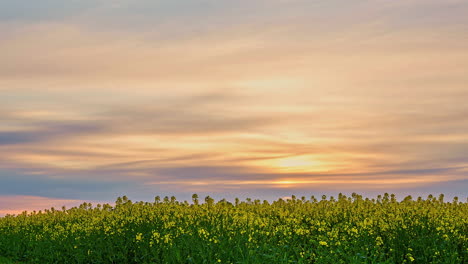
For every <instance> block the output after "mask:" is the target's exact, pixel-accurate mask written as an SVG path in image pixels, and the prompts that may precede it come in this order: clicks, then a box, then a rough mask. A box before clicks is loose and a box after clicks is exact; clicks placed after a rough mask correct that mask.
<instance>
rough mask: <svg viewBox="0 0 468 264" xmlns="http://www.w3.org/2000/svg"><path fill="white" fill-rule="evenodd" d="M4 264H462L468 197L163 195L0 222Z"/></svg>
mask: <svg viewBox="0 0 468 264" xmlns="http://www.w3.org/2000/svg"><path fill="white" fill-rule="evenodd" d="M0 256H1V257H0V261H1V260H3V259H4V260H9V261H11V262H5V263H200V264H202V263H268V264H277V263H278V264H279V263H334V264H338V263H346V264H348V263H424V264H429V263H453V264H463V263H468V203H467V202H466V201H465V202H461V201H458V199H457V198H455V199H454V200H453V201H448V202H447V201H444V199H443V195H440V196H439V197H433V196H432V195H430V196H429V197H427V198H424V199H421V198H420V197H419V198H417V199H412V198H411V197H410V196H408V197H406V198H405V199H403V200H402V201H399V200H397V199H396V197H395V196H394V195H388V194H385V195H383V196H379V197H378V198H377V199H363V198H362V197H361V196H360V195H357V194H353V195H352V196H351V197H346V196H344V195H341V194H340V195H339V196H338V197H336V198H334V197H329V198H327V197H325V196H323V197H320V198H319V199H316V198H315V197H301V198H296V197H294V196H293V197H292V198H291V199H288V200H282V199H279V200H277V201H275V202H272V203H269V202H268V201H260V200H251V199H247V200H246V201H239V200H238V199H236V200H235V202H233V203H230V202H228V201H226V200H224V199H223V200H221V201H217V202H216V201H214V200H213V199H212V198H210V197H206V198H205V199H204V200H203V201H199V200H198V197H197V195H194V196H193V201H191V202H190V203H189V202H187V201H184V202H179V201H177V200H176V199H175V197H171V198H169V197H165V198H163V199H162V200H160V198H159V197H156V198H155V201H154V202H151V203H148V202H137V203H133V202H132V201H130V200H128V199H127V198H126V197H122V198H118V199H117V201H116V205H115V206H111V205H108V204H105V205H96V206H92V205H91V204H88V203H84V204H82V205H81V206H79V207H76V208H71V209H66V208H62V209H60V210H57V209H53V208H51V209H49V210H44V211H41V212H30V213H26V212H25V213H23V214H20V215H17V216H6V217H2V218H0Z"/></svg>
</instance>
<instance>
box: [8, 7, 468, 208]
mask: <svg viewBox="0 0 468 264" xmlns="http://www.w3.org/2000/svg"><path fill="white" fill-rule="evenodd" d="M467 13H468V1H466V0H404V1H403V0H396V1H389V0H353V1H349V0H327V1H321V0H248V1H247V0H239V1H219V0H185V1H182V0H171V1H167V0H112V1H104V0H70V1H62V0H43V1H25V0H0V215H5V214H8V213H18V212H21V211H22V210H39V209H44V208H49V207H51V206H55V207H61V206H62V205H66V206H74V205H78V204H80V203H82V202H84V201H87V202H90V201H91V202H94V203H105V202H113V201H115V199H116V198H117V197H118V196H122V195H127V196H128V197H129V198H130V199H133V200H144V201H152V200H153V198H154V197H155V196H156V195H159V196H161V197H164V196H166V195H167V196H172V195H174V196H176V197H177V198H178V199H179V200H185V199H186V200H190V197H191V195H192V194H193V193H197V194H199V196H200V197H204V196H206V195H210V196H212V197H214V198H216V199H221V198H228V199H233V198H234V197H239V198H241V199H245V198H247V197H249V198H258V199H262V200H263V199H269V200H275V199H277V198H279V197H287V196H290V195H292V194H295V195H297V196H301V195H304V196H306V197H310V196H311V195H315V196H316V197H319V196H321V195H322V194H326V195H337V194H338V193H339V192H342V193H344V194H350V193H352V192H357V193H360V194H363V195H364V196H366V197H375V196H376V195H378V194H383V193H385V192H388V193H395V194H397V197H400V198H403V197H404V196H406V195H412V196H414V197H417V196H423V197H426V196H427V195H428V194H434V195H437V194H440V193H444V194H445V196H446V197H448V198H449V199H451V198H453V197H454V196H458V197H460V198H465V197H467V193H468V192H467V191H466V190H468V103H467V101H468V86H467V83H468V48H467V47H468V16H466V14H467Z"/></svg>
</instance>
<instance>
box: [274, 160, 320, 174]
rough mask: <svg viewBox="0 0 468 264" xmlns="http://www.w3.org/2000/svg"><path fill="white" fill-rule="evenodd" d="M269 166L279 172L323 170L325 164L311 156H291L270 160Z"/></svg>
mask: <svg viewBox="0 0 468 264" xmlns="http://www.w3.org/2000/svg"><path fill="white" fill-rule="evenodd" d="M270 167H272V168H274V169H275V170H279V171H281V172H317V171H324V170H325V168H326V164H325V163H324V162H322V161H319V160H318V159H317V158H314V157H311V156H293V157H287V158H279V159H274V160H272V162H271V164H270Z"/></svg>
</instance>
